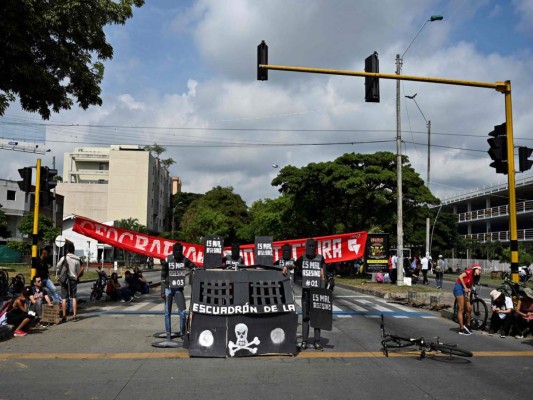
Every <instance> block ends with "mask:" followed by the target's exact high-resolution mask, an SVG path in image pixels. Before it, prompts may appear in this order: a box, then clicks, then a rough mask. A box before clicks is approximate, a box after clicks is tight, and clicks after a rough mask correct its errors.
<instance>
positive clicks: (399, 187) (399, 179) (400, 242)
mask: <svg viewBox="0 0 533 400" xmlns="http://www.w3.org/2000/svg"><path fill="white" fill-rule="evenodd" d="M442 19H443V17H442V16H441V15H432V16H431V17H430V18H429V19H428V20H426V21H425V22H424V23H423V24H422V26H421V27H420V29H419V30H418V32H417V33H416V35H415V36H414V38H413V40H411V43H409V46H407V48H406V49H405V51H404V52H403V54H402V56H401V57H400V55H399V54H396V75H401V74H402V64H403V57H404V56H405V53H407V50H409V48H410V47H411V45H412V44H413V42H414V41H415V40H416V38H417V37H418V35H420V32H422V29H424V27H425V26H426V24H427V23H428V22H434V21H441V20H442ZM396 175H397V179H396V180H397V187H396V192H397V197H398V199H397V218H398V223H397V228H396V236H397V246H396V247H397V251H396V255H397V257H398V266H397V268H398V271H397V273H398V275H397V281H396V284H397V285H398V286H403V193H402V192H403V188H402V185H403V179H402V123H401V116H400V80H399V79H398V80H396Z"/></svg>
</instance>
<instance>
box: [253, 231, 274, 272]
mask: <svg viewBox="0 0 533 400" xmlns="http://www.w3.org/2000/svg"><path fill="white" fill-rule="evenodd" d="M254 253H255V263H256V264H257V265H265V266H267V267H272V264H273V262H274V253H273V247H272V236H256V237H255V248H254Z"/></svg>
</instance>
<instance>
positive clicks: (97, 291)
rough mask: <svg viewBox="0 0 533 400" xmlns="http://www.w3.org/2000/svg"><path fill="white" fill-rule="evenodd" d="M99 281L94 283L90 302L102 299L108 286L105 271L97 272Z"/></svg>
mask: <svg viewBox="0 0 533 400" xmlns="http://www.w3.org/2000/svg"><path fill="white" fill-rule="evenodd" d="M96 272H97V273H98V279H97V280H96V281H95V282H94V283H93V287H92V290H91V295H90V297H89V301H98V300H100V299H101V298H102V296H103V294H104V292H105V290H106V285H107V274H106V273H105V272H104V271H96Z"/></svg>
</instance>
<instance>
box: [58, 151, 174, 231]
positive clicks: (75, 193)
mask: <svg viewBox="0 0 533 400" xmlns="http://www.w3.org/2000/svg"><path fill="white" fill-rule="evenodd" d="M171 190H172V180H171V178H170V176H169V173H168V170H167V169H166V168H165V167H163V166H162V165H161V161H160V160H159V159H158V158H155V157H154V156H152V154H151V153H150V152H149V151H147V150H144V148H143V147H142V146H137V145H129V146H126V145H112V146H110V147H109V148H98V147H78V148H76V149H75V150H74V151H73V152H71V153H65V155H64V163H63V182H62V183H59V184H58V185H57V192H58V193H60V194H62V195H63V196H64V197H65V205H64V212H63V216H64V217H66V216H68V215H80V216H84V217H87V218H91V219H94V220H96V221H99V222H101V221H117V220H121V219H129V218H133V219H135V218H136V219H137V220H138V222H139V223H140V224H142V225H144V226H146V227H147V228H148V229H149V230H150V231H152V232H163V231H168V230H169V229H170V221H169V219H168V215H169V214H168V213H169V209H170V202H171Z"/></svg>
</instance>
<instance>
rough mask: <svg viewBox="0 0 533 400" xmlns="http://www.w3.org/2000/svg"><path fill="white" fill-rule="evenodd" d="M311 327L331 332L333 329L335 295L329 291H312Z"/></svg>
mask: <svg viewBox="0 0 533 400" xmlns="http://www.w3.org/2000/svg"><path fill="white" fill-rule="evenodd" d="M309 317H310V319H311V320H310V325H311V326H312V327H313V328H320V329H324V330H326V331H330V330H331V329H332V328H333V294H332V293H331V290H328V289H315V288H313V289H311V308H310V310H309Z"/></svg>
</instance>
